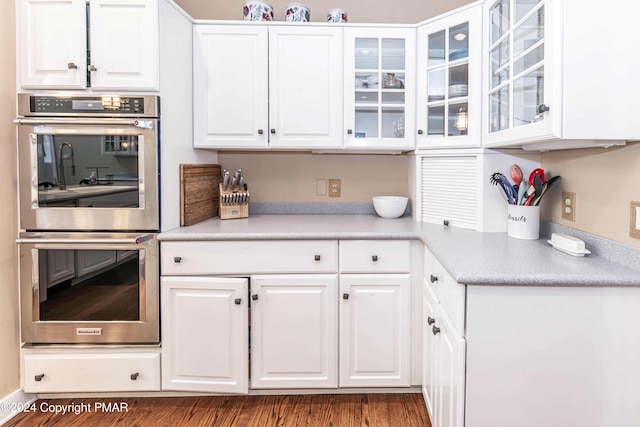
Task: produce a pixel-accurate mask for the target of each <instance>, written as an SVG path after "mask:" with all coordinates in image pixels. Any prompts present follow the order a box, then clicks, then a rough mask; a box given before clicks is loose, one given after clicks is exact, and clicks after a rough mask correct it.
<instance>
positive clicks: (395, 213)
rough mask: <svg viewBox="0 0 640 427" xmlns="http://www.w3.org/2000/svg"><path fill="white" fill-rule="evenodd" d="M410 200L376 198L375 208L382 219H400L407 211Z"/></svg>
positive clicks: (374, 201)
mask: <svg viewBox="0 0 640 427" xmlns="http://www.w3.org/2000/svg"><path fill="white" fill-rule="evenodd" d="M408 202H409V199H408V198H406V197H402V196H374V197H373V208H374V209H375V210H376V213H377V214H378V215H380V216H381V217H382V218H399V217H401V216H402V214H403V213H404V211H405V210H406V209H407V203H408Z"/></svg>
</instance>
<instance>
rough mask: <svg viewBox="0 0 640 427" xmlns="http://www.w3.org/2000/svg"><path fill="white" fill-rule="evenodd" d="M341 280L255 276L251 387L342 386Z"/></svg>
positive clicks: (252, 298)
mask: <svg viewBox="0 0 640 427" xmlns="http://www.w3.org/2000/svg"><path fill="white" fill-rule="evenodd" d="M337 290H338V278H337V275H335V274H334V275H270V276H252V277H251V388H286V387H299V388H335V387H337V386H338V367H337V360H336V354H337V351H338V339H337V335H338V316H337V310H336V309H337V304H336V301H337V294H338V292H337Z"/></svg>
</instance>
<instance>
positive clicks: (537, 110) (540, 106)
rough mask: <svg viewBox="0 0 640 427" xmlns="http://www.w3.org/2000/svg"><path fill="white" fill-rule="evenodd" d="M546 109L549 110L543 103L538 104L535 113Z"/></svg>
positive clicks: (540, 112)
mask: <svg viewBox="0 0 640 427" xmlns="http://www.w3.org/2000/svg"><path fill="white" fill-rule="evenodd" d="M547 111H549V107H548V106H546V105H544V104H540V105H538V108H537V109H536V113H538V114H542V113H546V112H547Z"/></svg>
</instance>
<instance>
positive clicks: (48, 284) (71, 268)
mask: <svg viewBox="0 0 640 427" xmlns="http://www.w3.org/2000/svg"><path fill="white" fill-rule="evenodd" d="M139 258H140V257H139V252H138V251H136V250H132V251H128V250H64V249H40V250H39V251H38V263H39V279H40V280H39V300H40V320H41V321H53V320H62V321H64V320H75V321H89V320H96V321H137V320H141V319H140V317H141V316H140V290H141V283H140V282H141V275H140V262H139Z"/></svg>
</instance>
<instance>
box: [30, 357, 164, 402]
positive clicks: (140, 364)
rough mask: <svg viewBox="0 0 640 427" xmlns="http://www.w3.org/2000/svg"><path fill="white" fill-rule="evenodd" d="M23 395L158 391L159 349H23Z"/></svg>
mask: <svg viewBox="0 0 640 427" xmlns="http://www.w3.org/2000/svg"><path fill="white" fill-rule="evenodd" d="M20 351H21V353H22V361H23V363H22V365H21V369H22V375H21V382H22V387H23V389H24V392H25V393H69V392H138V391H159V390H160V349H158V348H145V347H140V348H124V347H121V348H97V347H86V348H77V347H76V348H73V350H70V349H69V348H63V347H59V348H55V346H54V347H51V348H36V347H23V348H22V349H21V350H20Z"/></svg>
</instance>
